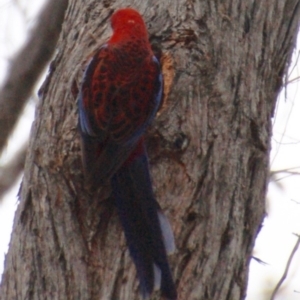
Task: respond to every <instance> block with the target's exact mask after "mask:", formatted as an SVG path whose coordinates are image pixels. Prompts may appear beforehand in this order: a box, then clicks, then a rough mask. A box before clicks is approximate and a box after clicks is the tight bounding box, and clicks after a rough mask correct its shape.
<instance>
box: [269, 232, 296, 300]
mask: <svg viewBox="0 0 300 300" xmlns="http://www.w3.org/2000/svg"><path fill="white" fill-rule="evenodd" d="M294 235H295V236H297V237H298V240H297V242H296V244H295V246H294V248H293V250H292V252H291V254H290V257H289V259H288V262H287V264H286V267H285V270H284V273H283V275H282V277H281V278H280V280H279V281H278V283H277V285H276V287H275V289H274V291H273V293H272V296H271V298H270V300H274V299H275V296H276V294H277V292H278V290H279V289H280V287H281V285H282V283H283V282H284V280H285V279H286V277H287V274H288V271H289V268H290V265H291V263H292V259H293V257H294V254H295V253H296V251H297V249H298V247H299V245H300V236H299V235H298V234H295V233H294Z"/></svg>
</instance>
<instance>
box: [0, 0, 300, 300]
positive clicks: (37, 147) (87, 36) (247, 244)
mask: <svg viewBox="0 0 300 300" xmlns="http://www.w3.org/2000/svg"><path fill="white" fill-rule="evenodd" d="M134 3H135V4H136V2H134ZM130 4H132V2H130V1H127V2H126V3H124V2H121V1H115V2H113V4H111V3H110V2H107V1H96V0H94V1H92V0H87V1H84V2H81V1H75V0H71V1H70V2H69V7H68V10H67V13H66V16H65V22H64V25H63V28H62V32H61V36H60V41H59V44H58V48H57V55H56V57H55V59H54V61H53V62H52V67H51V72H50V74H49V76H48V78H47V80H46V83H45V85H44V90H43V95H42V98H41V100H40V102H39V105H38V107H37V113H36V120H35V123H34V126H33V129H32V134H31V142H30V147H29V155H28V157H27V161H26V166H25V169H26V171H25V176H24V180H23V186H22V191H21V200H20V205H19V207H18V211H17V213H16V217H15V222H14V232H13V235H12V239H11V244H10V250H9V253H8V254H7V256H6V262H5V273H4V275H3V278H2V283H1V292H0V299H103V300H104V299H105V300H106V299H139V297H140V296H139V293H138V283H137V280H136V274H135V270H134V266H133V264H132V262H131V260H130V258H129V255H128V251H127V250H126V249H127V247H126V244H125V239H124V236H123V234H122V233H121V227H120V224H119V220H118V218H117V216H116V213H115V210H114V207H113V199H111V198H110V187H103V188H102V189H101V190H100V191H99V193H98V195H97V196H96V197H94V198H93V199H91V196H90V195H89V194H88V193H87V192H86V191H85V189H84V187H83V184H82V182H83V175H82V170H81V164H80V158H79V154H80V153H79V151H80V150H79V144H78V133H77V112H76V100H75V99H74V96H73V95H72V92H71V90H72V91H73V93H74V91H75V93H76V88H74V86H75V87H76V84H79V83H80V78H81V76H82V64H83V62H84V61H85V60H86V57H88V55H89V54H91V53H92V52H93V51H94V50H95V49H96V48H97V46H98V45H99V44H101V43H103V42H104V41H105V39H106V37H107V36H108V35H109V32H108V30H107V27H106V24H107V19H108V18H109V16H110V15H111V13H112V11H113V10H114V9H116V8H120V7H124V6H128V5H130ZM134 8H136V9H138V10H139V11H140V12H141V13H142V14H143V15H144V18H145V20H146V23H147V25H148V28H150V33H152V34H153V36H152V38H151V40H153V41H157V42H159V44H160V46H161V48H162V50H163V53H168V55H170V57H172V62H173V67H174V78H173V82H172V86H171V89H170V92H168V99H167V101H166V103H165V105H164V107H163V109H162V110H161V113H160V115H159V116H158V118H157V121H156V123H155V125H154V126H153V127H152V128H151V129H150V131H149V134H148V149H149V154H150V156H151V166H152V178H153V181H154V182H153V184H154V187H155V192H156V196H157V198H158V201H159V202H160V203H161V205H162V206H163V210H164V211H166V212H167V215H168V218H169V219H170V221H171V224H172V226H173V230H174V233H175V239H176V243H177V252H176V253H175V255H174V256H173V257H172V258H171V266H172V268H173V273H174V275H175V280H176V284H177V289H178V294H179V299H191V300H193V299H206V300H207V299H209V300H211V299H214V300H223V299H228V300H229V299H230V300H235V299H243V298H244V297H245V289H246V284H247V273H248V264H249V258H250V254H251V251H252V248H253V244H254V239H255V237H256V234H257V232H258V230H259V226H260V224H261V220H262V218H263V214H264V198H265V193H266V181H267V180H266V179H267V175H268V158H269V150H270V137H271V117H272V114H273V111H274V107H275V100H276V96H277V94H278V91H279V89H280V86H281V84H282V77H283V75H284V73H285V71H286V68H287V65H288V62H289V59H290V57H291V53H292V49H293V46H294V43H295V37H296V34H297V29H298V20H299V17H300V9H299V0H289V1H283V0H268V1H250V0H245V1H237V0H227V1H222V3H219V2H218V1H201V0H199V1H194V2H193V1H192V2H191V1H188V2H186V1H179V0H178V1H171V2H170V1H168V2H163V1H160V2H155V1H147V2H141V3H139V6H134ZM74 82H75V85H74Z"/></svg>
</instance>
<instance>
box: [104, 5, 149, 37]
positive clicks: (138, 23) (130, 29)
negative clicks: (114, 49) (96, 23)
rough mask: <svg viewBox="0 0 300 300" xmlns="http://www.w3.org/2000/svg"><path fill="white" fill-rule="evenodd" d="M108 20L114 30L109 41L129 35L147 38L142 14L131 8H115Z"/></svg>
mask: <svg viewBox="0 0 300 300" xmlns="http://www.w3.org/2000/svg"><path fill="white" fill-rule="evenodd" d="M110 22H111V27H112V29H113V32H114V33H113V36H112V37H111V39H110V42H111V43H114V42H118V41H119V40H123V39H124V38H130V37H137V38H139V39H141V38H143V39H148V32H147V27H146V24H145V22H144V20H143V18H142V16H141V15H140V14H139V12H137V11H136V10H134V9H132V8H123V9H119V10H117V11H116V12H115V13H114V14H113V15H112V16H111V18H110Z"/></svg>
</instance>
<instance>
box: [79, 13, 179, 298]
mask: <svg viewBox="0 0 300 300" xmlns="http://www.w3.org/2000/svg"><path fill="white" fill-rule="evenodd" d="M111 26H112V29H113V35H112V36H111V38H110V39H109V40H108V42H107V43H106V44H104V45H103V46H102V47H100V49H99V50H98V51H97V52H96V54H95V55H94V57H93V58H92V59H91V61H90V62H89V64H88V66H87V68H86V71H85V74H84V78H83V82H82V86H81V89H80V93H79V100H78V106H79V129H80V133H81V144H82V160H83V167H84V173H85V177H86V180H87V183H88V185H89V186H90V188H91V189H92V190H95V189H96V188H97V187H98V186H100V185H102V184H103V183H105V182H107V181H109V180H110V181H111V184H112V189H113V194H114V196H115V199H116V200H115V202H116V207H117V211H118V214H119V217H120V220H121V223H122V227H123V229H124V232H125V237H126V240H127V244H128V247H129V251H130V254H131V256H132V258H133V260H134V263H135V265H136V269H137V275H138V277H139V281H140V286H141V291H142V294H143V296H144V297H145V298H146V297H148V296H149V295H150V294H151V293H152V291H153V289H154V288H156V287H160V289H161V291H162V294H163V296H164V297H166V298H167V299H170V300H174V299H177V295H176V289H175V286H174V283H173V279H172V275H171V272H170V268H169V264H168V260H167V254H166V253H167V252H170V251H172V250H174V247H175V246H174V240H173V234H172V230H171V227H170V224H169V222H168V220H167V219H166V217H165V216H164V215H163V214H162V212H161V210H160V207H159V204H158V203H157V201H156V199H155V197H154V193H153V189H152V184H151V178H150V172H149V166H148V157H147V153H146V148H145V145H144V139H143V134H144V133H145V130H146V129H147V127H148V125H149V124H150V123H151V122H152V120H153V119H154V117H155V114H156V112H157V109H158V106H159V104H160V101H161V97H162V85H163V81H162V74H161V69H160V65H159V62H158V60H157V59H156V57H155V56H154V55H153V52H152V50H151V46H150V43H149V40H148V33H147V28H146V25H145V23H144V21H143V18H142V17H141V15H140V14H139V13H138V12H137V11H135V10H133V9H131V8H126V9H120V10H118V11H116V12H115V13H114V14H113V15H112V17H111Z"/></svg>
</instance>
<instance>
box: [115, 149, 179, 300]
mask: <svg viewBox="0 0 300 300" xmlns="http://www.w3.org/2000/svg"><path fill="white" fill-rule="evenodd" d="M112 188H113V193H114V196H115V201H116V207H117V211H118V214H119V217H120V220H121V223H122V227H123V229H124V232H125V237H126V240H127V244H128V247H129V251H130V255H131V257H132V258H133V261H134V263H135V266H136V270H137V275H138V278H139V281H140V286H141V292H142V294H143V297H144V298H147V297H148V296H150V295H151V293H152V291H153V290H154V289H156V288H157V287H160V289H161V292H162V295H163V296H164V297H166V298H167V299H169V300H175V299H177V294H176V289H175V285H174V282H173V279H172V275H171V271H170V268H169V264H168V260H167V252H169V251H174V249H175V246H174V239H173V233H172V230H171V227H170V224H169V222H168V221H167V219H166V217H165V216H163V215H162V212H161V211H160V207H159V204H158V203H157V201H156V199H155V197H154V194H153V190H152V184H151V178H150V173H149V167H148V159H147V154H146V151H145V149H144V152H143V153H142V155H139V156H138V157H136V158H135V159H134V160H133V161H131V162H130V164H125V165H123V166H122V167H121V169H119V171H118V172H117V173H116V174H115V175H114V176H113V178H112ZM166 248H167V249H166Z"/></svg>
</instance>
